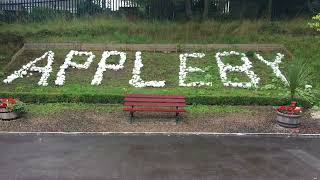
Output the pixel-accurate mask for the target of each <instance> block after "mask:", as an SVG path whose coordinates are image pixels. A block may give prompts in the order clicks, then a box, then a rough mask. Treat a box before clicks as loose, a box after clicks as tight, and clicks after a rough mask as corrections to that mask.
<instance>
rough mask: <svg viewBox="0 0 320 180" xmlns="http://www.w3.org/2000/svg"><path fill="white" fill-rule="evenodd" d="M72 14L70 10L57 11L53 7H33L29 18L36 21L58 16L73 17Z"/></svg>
mask: <svg viewBox="0 0 320 180" xmlns="http://www.w3.org/2000/svg"><path fill="white" fill-rule="evenodd" d="M71 17H72V14H71V13H70V12H68V11H55V10H53V9H51V8H43V7H35V8H32V11H31V13H30V14H29V18H30V19H32V20H33V21H35V22H43V21H48V20H52V19H56V18H61V19H62V20H64V19H71Z"/></svg>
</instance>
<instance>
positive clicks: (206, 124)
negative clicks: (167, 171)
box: [0, 107, 320, 133]
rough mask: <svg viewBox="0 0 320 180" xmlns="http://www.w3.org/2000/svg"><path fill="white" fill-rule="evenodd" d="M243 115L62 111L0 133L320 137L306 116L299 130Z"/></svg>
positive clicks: (268, 116) (0, 126)
mask: <svg viewBox="0 0 320 180" xmlns="http://www.w3.org/2000/svg"><path fill="white" fill-rule="evenodd" d="M247 108H249V109H250V112H241V113H205V114H191V113H185V114H183V115H182V119H181V121H180V122H179V123H175V115H174V113H135V117H134V123H133V124H130V123H129V122H128V120H129V114H128V113H125V112H112V113H106V112H97V111H94V110H63V111H61V112H58V113H54V114H51V115H45V116H44V115H42V116H40V115H32V114H26V115H25V116H23V117H22V118H21V119H18V120H13V121H0V131H15V132H215V133H296V132H300V133H320V121H319V120H315V119H312V118H311V113H309V112H307V113H306V114H305V115H304V119H303V121H302V125H301V127H300V128H299V129H285V128H282V127H280V126H278V125H277V124H276V121H275V114H274V112H273V111H272V110H271V108H270V107H247Z"/></svg>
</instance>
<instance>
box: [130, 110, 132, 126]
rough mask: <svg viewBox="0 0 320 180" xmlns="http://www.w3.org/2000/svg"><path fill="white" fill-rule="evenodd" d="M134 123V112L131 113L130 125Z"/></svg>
mask: <svg viewBox="0 0 320 180" xmlns="http://www.w3.org/2000/svg"><path fill="white" fill-rule="evenodd" d="M132 122H133V112H130V124H132Z"/></svg>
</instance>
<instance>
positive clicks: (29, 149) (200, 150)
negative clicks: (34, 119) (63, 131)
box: [0, 134, 320, 180]
mask: <svg viewBox="0 0 320 180" xmlns="http://www.w3.org/2000/svg"><path fill="white" fill-rule="evenodd" d="M0 147H1V148H0V156H1V157H0V179H1V180H2V179H3V180H9V179H15V180H16V179H30V180H37V179H39V180H46V179H114V180H118V179H119V180H120V179H121V180H122V179H129V180H138V179H139V180H144V179H145V180H152V179H179V180H180V179H181V180H188V179H201V180H204V179H208V180H209V179H210V180H211V179H228V180H229V179H268V180H270V179H281V180H282V179H290V180H293V179H307V180H308V179H309V180H313V179H320V138H301V137H300V138H286V137H227V136H161V135H153V136H145V135H135V136H134V135H132V136H129V135H123V136H122V135H16V134H14V135H12V134H11V135H7V134H2V135H0Z"/></svg>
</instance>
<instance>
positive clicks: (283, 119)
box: [276, 112, 302, 128]
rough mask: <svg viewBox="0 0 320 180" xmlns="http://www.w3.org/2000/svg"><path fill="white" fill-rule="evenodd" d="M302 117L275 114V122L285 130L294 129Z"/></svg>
mask: <svg viewBox="0 0 320 180" xmlns="http://www.w3.org/2000/svg"><path fill="white" fill-rule="evenodd" d="M301 117H302V115H288V114H283V113H281V112H277V118H276V119H277V122H278V124H279V125H280V126H282V127H286V128H296V127H298V126H299V125H300V123H301Z"/></svg>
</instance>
